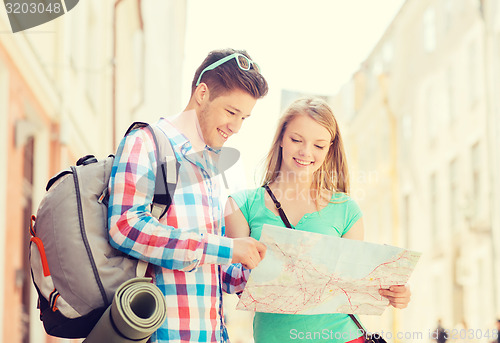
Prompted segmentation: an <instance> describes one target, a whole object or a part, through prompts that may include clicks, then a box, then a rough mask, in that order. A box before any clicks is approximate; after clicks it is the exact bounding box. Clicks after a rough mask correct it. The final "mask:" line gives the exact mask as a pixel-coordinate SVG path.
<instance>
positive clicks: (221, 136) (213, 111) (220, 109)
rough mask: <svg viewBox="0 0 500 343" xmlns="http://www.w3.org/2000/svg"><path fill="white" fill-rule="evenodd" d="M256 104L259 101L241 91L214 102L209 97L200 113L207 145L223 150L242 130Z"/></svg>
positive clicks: (204, 101)
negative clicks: (244, 121) (226, 143)
mask: <svg viewBox="0 0 500 343" xmlns="http://www.w3.org/2000/svg"><path fill="white" fill-rule="evenodd" d="M256 102H257V99H255V98H254V97H253V96H251V95H250V94H248V93H247V92H244V91H242V90H239V89H235V90H233V91H231V92H229V93H227V94H225V95H221V96H219V97H217V98H215V99H213V100H210V99H209V97H208V96H207V97H206V98H205V99H204V100H203V102H202V104H201V106H200V110H199V111H198V120H199V123H200V128H201V133H202V135H203V139H204V141H205V144H206V145H208V146H209V147H211V148H214V149H218V148H221V147H222V146H223V145H224V143H225V142H226V141H227V140H228V138H229V137H230V136H232V135H233V134H235V133H237V132H238V131H239V130H240V128H241V124H242V123H243V120H245V118H248V117H249V116H250V114H251V112H252V109H253V107H254V106H255V103H256Z"/></svg>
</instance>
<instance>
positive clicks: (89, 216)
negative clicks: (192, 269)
mask: <svg viewBox="0 0 500 343" xmlns="http://www.w3.org/2000/svg"><path fill="white" fill-rule="evenodd" d="M135 129H147V130H150V131H151V133H152V136H153V138H154V140H155V145H156V147H157V149H156V158H157V161H158V163H157V164H158V168H157V171H156V184H155V196H154V199H153V204H152V208H153V210H152V213H153V215H155V217H157V218H161V217H162V216H163V215H164V214H165V213H166V212H167V209H168V207H169V205H170V203H171V199H172V196H173V194H174V191H175V186H176V183H177V173H178V170H179V163H178V162H177V160H176V158H175V154H174V152H173V151H172V147H171V145H170V141H169V139H168V138H167V136H166V135H165V134H164V133H163V132H162V131H159V130H160V129H159V128H158V127H153V126H150V125H148V124H146V123H139V122H136V123H134V124H132V126H131V127H130V128H129V129H128V130H127V133H126V134H125V136H126V135H128V134H129V133H130V132H131V131H132V130H135ZM113 161H114V156H113V155H111V156H109V157H108V158H106V159H104V160H100V161H98V160H97V159H96V158H95V157H94V156H92V155H87V156H85V157H82V158H81V159H79V160H78V162H77V163H76V166H71V167H70V168H69V169H66V170H63V171H61V172H60V173H59V174H57V175H56V176H54V177H53V178H51V179H50V180H49V182H48V184H47V187H46V190H47V193H46V194H45V196H44V198H43V200H42V201H41V203H40V206H39V208H38V211H37V215H36V217H35V216H32V225H31V228H30V233H31V236H32V238H31V243H30V263H31V275H32V279H33V283H34V285H35V288H36V290H37V292H38V307H39V309H40V319H41V320H42V322H43V325H44V328H45V331H46V332H47V333H48V334H49V335H52V336H56V337H62V338H85V337H87V335H88V334H89V332H90V331H91V330H92V328H93V327H94V326H95V324H96V323H97V321H98V320H99V318H100V317H101V315H102V314H103V313H104V311H105V310H106V309H107V307H108V306H109V305H110V304H111V302H112V300H113V295H114V293H115V291H116V289H117V288H118V287H119V286H120V285H121V284H122V283H123V282H125V281H127V280H129V279H131V278H134V277H135V276H136V268H137V264H138V260H136V259H133V258H131V257H129V256H128V255H125V254H123V253H121V252H120V251H118V250H116V249H114V248H113V247H111V245H110V244H109V242H108V229H107V226H108V225H107V223H108V209H107V200H108V194H107V188H108V182H109V177H110V174H111V167H112V165H113Z"/></svg>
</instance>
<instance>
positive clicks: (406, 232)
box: [401, 195, 411, 248]
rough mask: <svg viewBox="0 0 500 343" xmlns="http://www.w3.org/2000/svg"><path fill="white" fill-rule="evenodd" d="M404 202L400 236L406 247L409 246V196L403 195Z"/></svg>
mask: <svg viewBox="0 0 500 343" xmlns="http://www.w3.org/2000/svg"><path fill="white" fill-rule="evenodd" d="M403 201H404V203H403V206H404V208H403V210H404V213H403V232H402V237H401V243H402V244H403V245H404V246H405V247H406V248H410V223H411V213H410V212H411V207H410V205H411V203H410V196H409V195H405V197H404V200H403Z"/></svg>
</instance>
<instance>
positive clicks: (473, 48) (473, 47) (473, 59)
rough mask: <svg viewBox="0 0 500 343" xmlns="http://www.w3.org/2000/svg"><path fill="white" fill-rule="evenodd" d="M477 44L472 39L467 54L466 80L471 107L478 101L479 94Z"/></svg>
mask: <svg viewBox="0 0 500 343" xmlns="http://www.w3.org/2000/svg"><path fill="white" fill-rule="evenodd" d="M477 51H478V44H477V42H476V41H472V42H470V44H469V48H468V52H467V53H468V54H467V74H468V80H467V86H468V87H467V88H466V89H467V91H468V93H469V101H470V106H471V107H473V106H474V105H475V104H476V102H477V101H478V98H479V94H480V89H479V82H478V77H479V73H478V68H479V63H478V60H477V58H478V53H477Z"/></svg>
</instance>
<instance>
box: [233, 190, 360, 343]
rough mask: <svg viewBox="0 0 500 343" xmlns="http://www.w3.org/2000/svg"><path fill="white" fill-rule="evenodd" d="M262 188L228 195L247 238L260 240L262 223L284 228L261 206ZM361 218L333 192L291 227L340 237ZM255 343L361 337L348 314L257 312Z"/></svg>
mask: <svg viewBox="0 0 500 343" xmlns="http://www.w3.org/2000/svg"><path fill="white" fill-rule="evenodd" d="M264 192H265V190H264V188H262V187H259V188H257V189H253V190H245V191H240V192H238V193H235V194H233V195H231V197H232V198H233V199H234V201H235V202H236V204H237V205H238V207H239V209H240V210H241V212H242V213H243V216H244V217H245V218H246V220H247V222H248V225H249V227H250V236H251V237H253V238H255V239H257V240H259V239H260V235H261V232H262V226H263V225H264V224H266V223H267V224H272V225H277V226H282V227H285V224H283V221H282V220H281V218H280V216H279V215H275V214H274V213H273V212H272V211H271V210H269V209H268V208H267V207H266V206H265V203H264V194H265V193H264ZM359 218H361V210H360V208H359V206H358V205H357V204H356V202H355V201H354V200H353V199H351V198H350V197H349V196H348V195H346V194H344V193H336V194H334V196H333V197H332V200H331V202H330V203H329V204H328V205H327V206H326V207H325V208H323V209H321V211H319V212H313V213H308V214H306V215H304V216H303V217H302V219H300V221H299V222H298V223H297V225H296V226H295V227H294V228H295V229H296V230H302V231H309V232H316V233H321V234H325V235H330V236H336V237H341V236H343V235H344V234H345V233H346V232H347V231H349V229H350V228H351V227H352V226H353V225H354V223H356V221H357V220H358V219H359ZM253 335H254V340H255V343H285V342H338V343H343V342H348V341H351V340H353V339H356V338H358V337H360V336H361V332H359V331H358V328H357V326H356V324H354V322H353V321H352V320H351V318H349V316H348V315H347V314H343V313H333V314H316V315H300V314H278V313H262V312H256V313H255V317H254V322H253Z"/></svg>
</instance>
